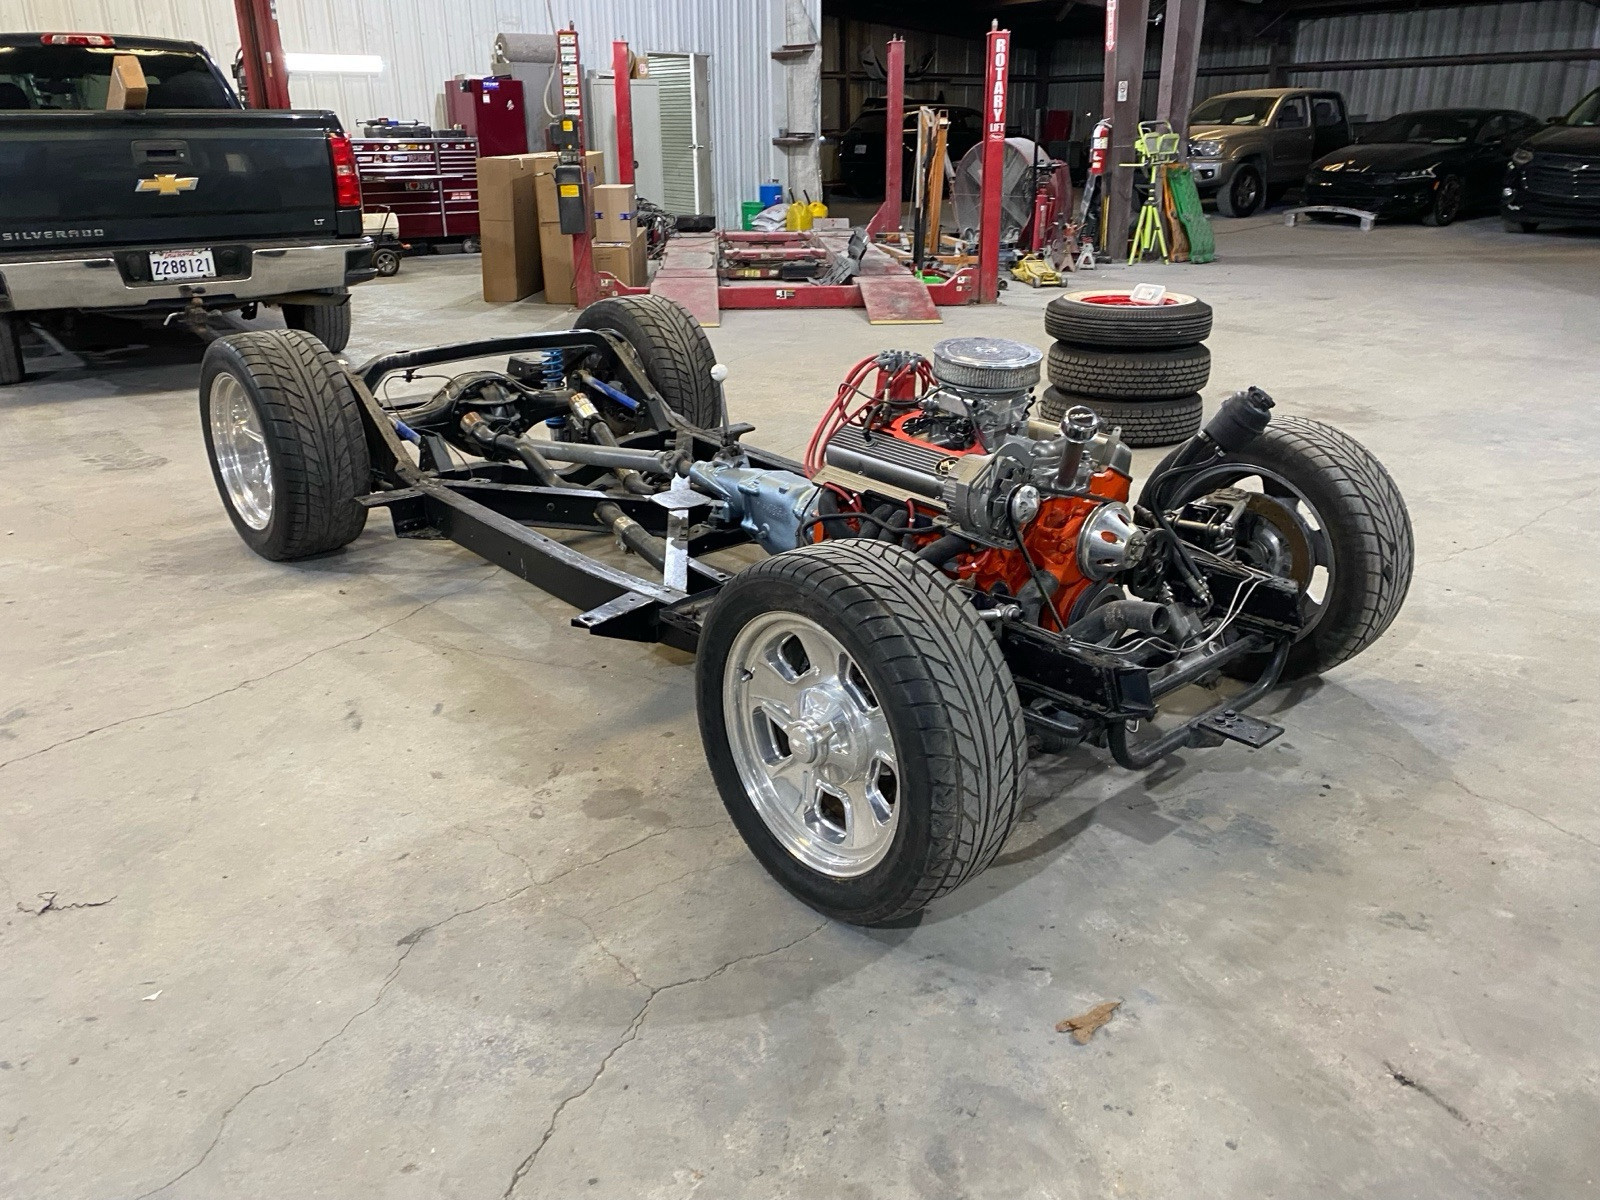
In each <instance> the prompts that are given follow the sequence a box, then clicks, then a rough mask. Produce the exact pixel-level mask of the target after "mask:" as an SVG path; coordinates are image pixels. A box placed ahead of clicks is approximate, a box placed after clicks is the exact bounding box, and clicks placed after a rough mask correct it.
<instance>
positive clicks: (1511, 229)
mask: <svg viewBox="0 0 1600 1200" xmlns="http://www.w3.org/2000/svg"><path fill="white" fill-rule="evenodd" d="M1501 224H1502V225H1504V226H1505V227H1506V232H1507V233H1538V232H1539V222H1537V221H1513V220H1510V219H1509V218H1508V219H1506V220H1504V221H1502V222H1501Z"/></svg>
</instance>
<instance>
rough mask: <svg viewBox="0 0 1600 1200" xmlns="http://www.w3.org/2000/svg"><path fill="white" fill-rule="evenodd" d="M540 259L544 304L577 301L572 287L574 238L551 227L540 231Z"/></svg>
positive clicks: (542, 228)
mask: <svg viewBox="0 0 1600 1200" xmlns="http://www.w3.org/2000/svg"><path fill="white" fill-rule="evenodd" d="M539 259H540V266H541V267H542V268H543V272H544V302H545V303H546V304H571V303H573V302H574V301H575V300H577V298H578V296H577V293H576V292H575V291H574V290H573V286H572V276H573V270H572V237H571V235H570V234H564V233H562V232H561V231H560V230H559V229H554V228H552V227H551V226H548V225H545V226H541V227H540V230H539Z"/></svg>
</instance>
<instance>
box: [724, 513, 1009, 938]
mask: <svg viewBox="0 0 1600 1200" xmlns="http://www.w3.org/2000/svg"><path fill="white" fill-rule="evenodd" d="M696 689H697V701H698V707H699V714H700V735H701V739H702V740H703V742H704V743H705V750H706V758H707V760H708V762H709V763H710V767H711V774H712V778H713V779H714V780H715V781H716V784H717V790H718V791H719V792H720V793H721V794H722V800H723V803H724V804H725V805H726V806H727V809H728V813H729V815H730V816H731V817H732V819H733V823H734V825H735V826H736V827H737V828H738V830H739V833H740V834H741V836H743V838H744V840H745V844H746V845H748V846H749V847H750V850H751V852H752V853H753V854H754V855H755V856H756V858H757V859H758V860H759V861H760V862H761V865H762V866H764V867H765V868H766V869H767V870H768V871H769V872H770V873H771V874H772V875H773V877H774V878H776V879H777V880H778V882H779V883H781V884H783V886H784V887H786V888H788V889H789V890H790V891H791V892H793V893H794V894H795V895H796V896H798V897H799V898H800V899H801V900H803V901H805V902H806V903H807V904H809V905H811V907H813V908H815V909H817V910H818V911H819V912H822V913H824V914H826V915H827V916H830V917H834V918H836V919H838V920H842V921H848V922H851V923H852V924H859V925H875V924H881V923H883V922H886V921H892V920H895V919H897V918H899V917H904V916H907V915H909V914H911V913H914V912H916V911H917V910H918V909H920V908H922V907H923V906H924V905H926V904H927V903H929V902H930V901H932V900H934V899H936V898H937V897H939V896H942V895H944V894H945V893H947V892H949V891H951V890H952V889H954V888H956V887H958V886H959V885H960V884H962V883H964V882H965V881H967V880H968V879H970V878H972V877H973V876H974V875H977V874H978V873H979V872H980V871H982V870H983V869H984V868H985V867H987V866H988V865H989V863H990V862H991V861H992V860H993V859H994V856H995V855H996V854H997V853H998V852H999V850H1000V847H1001V845H1002V844H1003V843H1004V842H1005V839H1006V836H1007V835H1008V834H1009V832H1010V830H1011V824H1012V821H1013V820H1014V819H1015V817H1016V814H1017V809H1018V804H1019V802H1020V799H1021V794H1022V780H1023V769H1024V767H1025V765H1026V762H1027V748H1028V743H1027V735H1026V732H1025V731H1024V728H1023V723H1022V711H1021V706H1020V704H1019V702H1018V700H1017V691H1016V686H1015V685H1014V684H1013V682H1012V679H1011V675H1010V672H1009V671H1008V670H1007V668H1006V664H1005V661H1004V660H1003V659H1002V658H1001V655H1000V647H999V644H998V643H997V642H996V640H995V637H994V635H993V633H991V632H990V630H989V629H988V628H987V627H986V626H985V625H984V624H983V622H982V621H981V620H980V619H979V618H978V615H977V613H976V611H975V610H974V609H973V607H972V605H971V604H970V603H969V602H968V601H967V598H966V596H965V594H964V593H963V592H962V590H961V589H960V588H959V587H958V586H957V585H956V584H955V583H954V582H953V581H951V580H950V579H949V578H948V577H946V576H944V575H943V574H941V573H940V572H938V571H935V570H934V569H933V568H932V567H930V566H929V565H928V564H927V563H925V562H923V561H921V560H920V559H919V558H917V556H916V555H915V554H912V553H911V552H910V551H908V550H904V549H902V548H901V547H899V546H894V545H890V544H889V543H886V542H866V541H860V540H854V539H852V540H849V541H837V542H831V541H830V542H821V543H818V544H816V545H813V546H805V547H802V548H801V549H799V550H792V551H790V552H788V553H786V554H780V555H777V556H775V557H773V558H769V559H766V560H764V561H762V562H760V563H758V564H756V565H755V566H753V567H750V568H749V569H748V570H746V571H743V572H741V573H740V574H739V575H737V576H736V577H735V578H734V579H733V581H732V582H731V583H729V584H728V585H727V586H726V587H725V588H723V590H722V593H721V595H720V596H719V597H718V598H717V603H716V606H715V607H714V608H713V609H712V612H711V616H710V619H709V620H708V622H707V624H706V628H705V633H704V635H703V636H702V638H701V642H700V656H699V660H698V662H697V663H696Z"/></svg>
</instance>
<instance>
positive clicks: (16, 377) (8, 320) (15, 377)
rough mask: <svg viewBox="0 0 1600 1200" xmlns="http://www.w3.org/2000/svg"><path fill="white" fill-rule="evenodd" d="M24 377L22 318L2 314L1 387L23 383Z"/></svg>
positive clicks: (0, 347)
mask: <svg viewBox="0 0 1600 1200" xmlns="http://www.w3.org/2000/svg"><path fill="white" fill-rule="evenodd" d="M22 376H23V370H22V318H21V317H19V316H17V315H16V314H15V313H0V387H4V386H5V385H6V384H9V383H21V382H22Z"/></svg>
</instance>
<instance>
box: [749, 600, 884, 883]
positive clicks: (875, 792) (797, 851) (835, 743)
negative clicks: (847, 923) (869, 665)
mask: <svg viewBox="0 0 1600 1200" xmlns="http://www.w3.org/2000/svg"><path fill="white" fill-rule="evenodd" d="M722 703H723V713H724V718H725V720H726V721H727V730H728V743H729V749H730V750H731V751H732V754H733V760H734V764H735V765H736V766H737V768H738V771H739V776H740V778H741V780H742V781H743V783H744V786H745V790H746V792H747V794H748V795H749V797H750V801H751V804H752V805H753V806H754V808H755V810H756V812H757V813H759V814H760V816H761V819H762V821H763V822H764V823H765V824H766V826H767V829H768V830H769V831H771V833H772V835H773V837H775V838H776V839H777V840H778V842H779V843H780V844H781V845H782V846H783V848H784V849H785V850H787V851H788V852H789V853H790V854H792V855H793V856H794V857H795V858H797V859H799V860H800V862H802V863H804V864H805V865H806V866H807V867H810V868H811V869H813V870H815V871H819V872H821V873H822V874H824V875H829V876H832V877H833V878H836V879H849V878H853V877H855V876H857V875H863V874H865V873H866V872H868V871H870V870H871V869H872V868H873V867H875V866H877V865H878V863H880V862H881V861H883V858H884V856H885V855H887V854H888V852H889V848H890V846H891V845H892V844H893V843H894V834H895V829H896V827H897V825H898V823H899V815H900V810H899V804H898V799H899V794H898V793H899V779H900V776H899V767H898V763H897V759H896V757H895V747H894V738H893V736H892V735H891V734H890V732H889V722H888V719H887V718H886V717H885V716H884V713H883V709H882V708H881V707H880V706H879V704H878V699H877V697H876V696H875V695H874V694H873V692H872V688H871V686H870V685H869V684H868V683H867V680H866V677H865V676H864V675H863V674H862V672H861V669H860V668H859V667H858V666H857V665H856V664H855V662H854V661H853V660H852V659H851V657H850V655H849V652H848V651H846V650H845V648H844V646H843V645H841V644H840V642H839V640H838V639H837V638H835V637H834V636H833V635H832V634H830V633H828V632H827V631H826V630H825V629H823V628H822V626H820V625H818V624H817V623H816V622H815V621H812V620H809V619H808V618H806V617H802V616H800V615H798V614H796V613H790V612H773V613H768V614H766V615H764V616H760V617H757V618H756V619H754V620H752V621H751V622H750V623H749V624H748V625H746V626H745V627H744V629H742V630H741V631H740V632H739V635H738V637H737V638H736V639H735V640H734V643H733V646H732V648H731V649H730V651H729V654H728V659H727V669H726V671H725V673H724V675H723V684H722Z"/></svg>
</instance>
